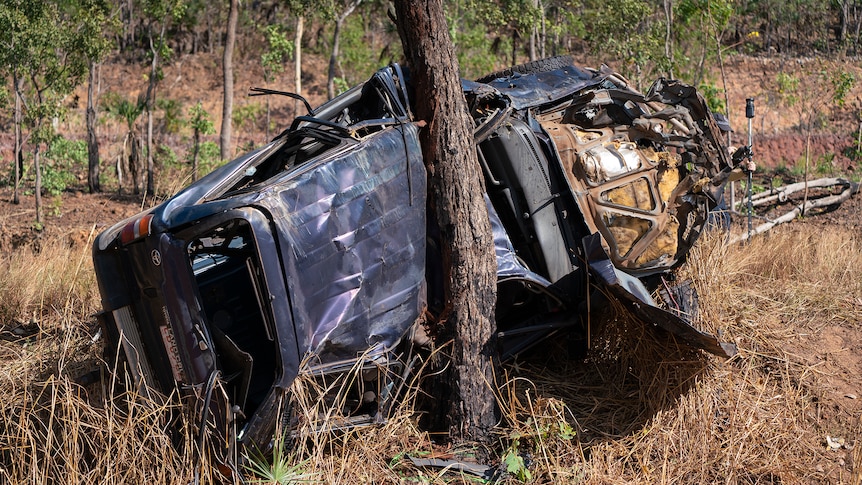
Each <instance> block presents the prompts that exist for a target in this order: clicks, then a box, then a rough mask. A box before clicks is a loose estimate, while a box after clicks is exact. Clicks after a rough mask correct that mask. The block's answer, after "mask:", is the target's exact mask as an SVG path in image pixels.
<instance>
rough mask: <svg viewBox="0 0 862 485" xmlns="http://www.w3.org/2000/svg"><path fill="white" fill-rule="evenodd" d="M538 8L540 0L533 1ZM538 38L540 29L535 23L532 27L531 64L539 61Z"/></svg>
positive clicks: (534, 6)
mask: <svg viewBox="0 0 862 485" xmlns="http://www.w3.org/2000/svg"><path fill="white" fill-rule="evenodd" d="M538 6H539V2H538V0H533V8H538ZM537 37H539V29H537V28H536V23H535V22H533V24H532V25H530V46H529V50H530V52H529V54H530V62H533V61H535V60H536V59H538V57H537V55H536V40H537V39H536V38H537Z"/></svg>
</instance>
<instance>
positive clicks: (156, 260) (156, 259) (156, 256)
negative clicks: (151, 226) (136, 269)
mask: <svg viewBox="0 0 862 485" xmlns="http://www.w3.org/2000/svg"><path fill="white" fill-rule="evenodd" d="M151 256H152V258H153V264H154V265H156V266H160V265H161V264H162V254H161V253H160V252H159V250H158V249H153V252H152V254H151Z"/></svg>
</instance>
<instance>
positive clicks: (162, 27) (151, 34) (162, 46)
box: [143, 0, 186, 195]
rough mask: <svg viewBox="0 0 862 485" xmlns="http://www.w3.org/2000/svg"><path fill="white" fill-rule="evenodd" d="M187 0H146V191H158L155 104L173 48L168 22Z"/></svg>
mask: <svg viewBox="0 0 862 485" xmlns="http://www.w3.org/2000/svg"><path fill="white" fill-rule="evenodd" d="M185 9H186V4H185V1H184V0H144V4H143V10H144V14H145V16H146V35H147V42H148V45H149V56H150V73H149V79H148V82H147V94H146V113H147V138H146V142H147V187H146V192H145V193H146V195H154V194H155V175H154V174H155V166H154V162H153V110H154V109H155V106H156V86H157V84H158V82H159V80H160V79H161V77H162V72H161V64H160V63H161V62H162V61H163V60H165V59H169V58H170V56H171V55H172V54H173V51H172V50H171V48H170V47H169V45H168V42H167V32H168V26H169V25H170V24H171V22H173V21H176V20H178V19H180V18H181V17H182V16H183V14H184V13H185Z"/></svg>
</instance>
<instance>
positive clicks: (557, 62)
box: [476, 56, 573, 83]
mask: <svg viewBox="0 0 862 485" xmlns="http://www.w3.org/2000/svg"><path fill="white" fill-rule="evenodd" d="M571 65H573V60H572V56H556V57H548V58H545V59H539V60H538V61H533V62H527V63H524V64H518V65H517V66H512V67H508V68H506V69H503V70H502V71H497V72H494V73H491V74H488V75H487V76H482V77H480V78H479V79H477V80H476V82H477V83H489V82H491V81H493V80H495V79H499V78H501V77H509V76H512V75H513V74H538V73H540V72H548V71H553V70H555V69H561V68H564V67H567V66H571Z"/></svg>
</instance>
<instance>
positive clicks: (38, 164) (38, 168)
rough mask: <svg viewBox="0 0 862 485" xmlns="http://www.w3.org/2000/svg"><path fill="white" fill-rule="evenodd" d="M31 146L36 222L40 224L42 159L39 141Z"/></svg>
mask: <svg viewBox="0 0 862 485" xmlns="http://www.w3.org/2000/svg"><path fill="white" fill-rule="evenodd" d="M35 145H36V146H35V147H34V148H33V171H34V172H35V173H36V190H35V193H36V224H37V225H38V226H39V229H40V230H41V228H42V227H41V226H42V160H41V153H40V152H39V143H36V144H35Z"/></svg>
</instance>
